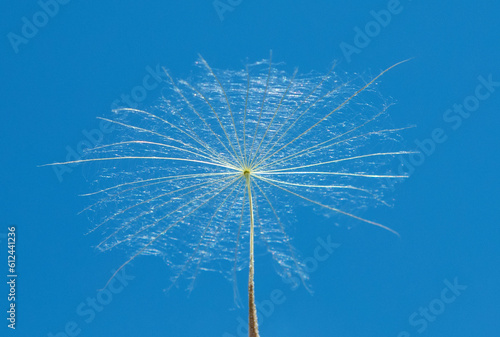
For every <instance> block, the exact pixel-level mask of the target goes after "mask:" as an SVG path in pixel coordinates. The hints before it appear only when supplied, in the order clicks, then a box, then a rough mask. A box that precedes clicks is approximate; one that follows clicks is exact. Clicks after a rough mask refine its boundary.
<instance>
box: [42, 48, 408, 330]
mask: <svg viewBox="0 0 500 337" xmlns="http://www.w3.org/2000/svg"><path fill="white" fill-rule="evenodd" d="M196 65H197V67H198V71H199V74H198V75H195V76H194V77H193V78H191V79H190V80H189V81H187V80H181V81H176V80H175V79H174V78H173V77H172V76H171V75H170V74H169V73H168V71H166V70H165V73H166V75H167V77H168V79H169V81H168V82H167V83H166V86H167V88H166V89H167V91H168V94H165V95H164V96H163V98H162V99H161V100H160V102H159V103H158V104H157V105H155V106H154V107H152V108H150V109H147V111H146V110H140V109H131V108H121V109H117V110H116V111H115V112H114V113H115V114H114V118H111V119H104V118H103V119H104V120H107V121H108V122H110V123H113V124H114V125H116V127H117V128H118V130H119V131H120V135H121V138H120V139H119V140H118V141H116V142H113V143H109V144H106V145H102V146H99V147H96V148H94V149H93V150H91V151H90V153H89V155H88V156H87V157H86V158H85V159H82V160H77V161H73V162H66V163H54V164H50V165H61V164H73V163H88V164H91V163H94V164H99V165H100V166H101V167H100V170H101V172H102V174H101V176H100V179H99V182H100V185H103V186H105V187H104V188H102V189H100V190H98V191H94V192H91V193H88V194H87V196H93V197H97V198H99V199H98V200H97V202H95V203H93V204H92V205H90V206H89V207H87V208H86V210H85V211H97V210H102V209H105V210H106V211H107V212H108V214H107V215H106V216H105V217H104V218H102V219H101V220H100V221H98V223H97V225H96V226H95V228H94V229H93V231H101V232H102V235H103V240H102V242H101V243H100V244H99V245H98V246H97V247H98V249H100V250H103V251H105V250H109V249H112V248H115V247H116V248H120V247H121V248H125V250H126V251H127V252H132V253H131V254H130V257H129V259H128V260H127V261H125V263H124V264H123V265H122V266H121V267H120V268H118V270H117V271H116V272H119V271H120V269H121V268H123V267H124V266H125V265H127V264H128V263H130V262H131V261H132V260H134V259H135V258H137V257H138V256H139V255H159V256H162V257H163V258H164V260H165V261H166V263H167V264H168V265H169V266H170V267H171V268H172V269H173V271H174V272H175V276H174V277H173V278H172V286H173V285H175V284H176V283H177V282H178V280H180V279H181V276H186V279H190V280H191V286H192V283H193V282H194V280H195V278H196V275H197V274H198V273H199V271H200V270H213V269H216V270H220V271H223V272H224V273H225V274H226V275H227V277H228V278H230V279H233V281H234V282H236V281H235V279H236V274H237V271H239V270H242V269H243V268H245V267H246V266H248V268H249V279H248V291H249V331H250V332H249V335H250V336H258V335H259V333H258V325H257V312H256V308H255V295H254V272H255V271H254V255H255V253H254V246H255V245H254V239H255V240H256V241H255V242H256V243H257V242H260V243H263V245H264V246H265V247H267V250H268V251H269V253H270V254H271V256H272V258H273V259H274V261H275V262H276V264H277V266H278V267H279V268H278V270H279V272H280V274H281V275H282V276H283V277H285V276H291V275H292V274H297V275H298V276H299V277H300V278H301V280H302V281H303V282H304V284H306V282H307V273H306V272H305V270H304V266H303V264H302V262H301V260H300V258H298V257H297V253H296V252H295V251H294V249H293V247H292V244H291V238H290V236H289V234H288V233H287V231H288V229H289V224H288V222H287V219H288V218H289V216H290V215H291V214H292V213H293V205H295V204H297V203H305V204H310V205H313V206H315V207H319V208H320V209H322V210H324V211H325V212H330V213H336V214H338V216H339V219H341V218H342V217H345V218H353V219H356V220H358V221H360V222H362V223H367V224H370V225H374V226H378V227H380V228H383V229H386V230H388V231H390V232H392V233H396V232H395V231H394V230H392V229H390V228H388V227H386V226H384V225H382V224H379V223H377V222H375V221H371V220H368V219H364V218H363V217H361V216H359V215H357V214H356V210H359V209H360V206H364V205H368V204H369V203H370V202H373V203H383V204H387V202H386V201H384V200H383V192H384V190H385V189H387V187H388V186H390V185H392V184H394V183H396V182H397V181H399V180H401V179H402V178H405V176H401V175H399V174H397V173H395V172H394V169H395V168H396V167H397V165H398V164H397V157H398V156H399V155H402V154H406V153H409V152H406V151H403V150H400V149H399V148H398V147H399V144H400V142H399V140H400V139H399V133H400V132H401V131H402V130H404V129H406V128H389V127H387V125H388V123H387V113H386V110H387V108H388V107H389V106H390V104H388V103H387V102H385V101H383V100H382V99H381V98H380V97H379V96H378V94H377V93H376V91H375V90H372V89H371V88H372V86H373V85H374V84H375V82H376V80H377V79H379V77H380V76H382V75H383V74H384V73H385V72H387V71H388V70H389V69H391V68H393V67H394V66H396V65H397V64H396V65H393V66H391V67H389V68H388V69H386V70H384V71H382V72H381V73H380V74H379V75H377V76H375V77H373V78H371V79H370V80H369V81H366V82H365V81H363V80H362V79H361V77H355V78H352V79H350V80H345V79H342V76H340V75H338V74H336V73H335V72H334V68H333V67H332V69H331V70H330V71H329V72H328V73H327V74H326V75H321V76H320V75H317V74H306V75H299V73H298V71H297V70H296V71H295V72H294V73H293V74H292V75H291V76H289V75H287V73H286V72H285V71H283V70H279V68H277V67H276V66H274V65H273V63H272V61H271V58H270V59H269V60H264V61H261V62H257V63H255V64H250V65H248V66H247V67H246V68H245V69H244V70H240V71H221V70H215V69H212V68H211V67H210V66H209V64H208V63H207V62H206V61H205V60H204V59H203V58H202V57H201V56H200V58H199V61H198V62H197V64H196ZM396 234H397V233H396ZM216 262H217V263H218V267H217V268H215V267H214V266H215V265H217V264H216ZM235 294H236V287H235ZM235 298H237V296H236V295H235Z"/></svg>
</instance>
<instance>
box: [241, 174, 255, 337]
mask: <svg viewBox="0 0 500 337" xmlns="http://www.w3.org/2000/svg"><path fill="white" fill-rule="evenodd" d="M244 175H245V179H246V183H247V188H248V201H249V207H250V265H249V270H248V336H249V337H259V324H258V321H257V309H256V307H255V292H254V282H253V278H254V258H253V236H254V220H253V205H252V187H251V185H250V172H248V171H246V172H245V173H244Z"/></svg>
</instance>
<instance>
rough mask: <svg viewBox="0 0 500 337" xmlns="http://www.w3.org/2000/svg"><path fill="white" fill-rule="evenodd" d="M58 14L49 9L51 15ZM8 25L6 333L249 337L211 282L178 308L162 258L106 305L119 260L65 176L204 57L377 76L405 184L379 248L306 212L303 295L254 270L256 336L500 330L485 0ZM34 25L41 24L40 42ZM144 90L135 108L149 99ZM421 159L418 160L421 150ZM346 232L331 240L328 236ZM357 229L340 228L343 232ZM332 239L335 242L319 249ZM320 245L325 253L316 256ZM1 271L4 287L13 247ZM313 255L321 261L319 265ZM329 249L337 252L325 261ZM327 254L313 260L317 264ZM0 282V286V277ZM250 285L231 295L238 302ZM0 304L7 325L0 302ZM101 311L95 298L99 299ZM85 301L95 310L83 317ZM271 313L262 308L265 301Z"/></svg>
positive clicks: (300, 226) (497, 93)
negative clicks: (11, 241) (400, 145)
mask: <svg viewBox="0 0 500 337" xmlns="http://www.w3.org/2000/svg"><path fill="white" fill-rule="evenodd" d="M55 4H57V5H55ZM1 6H2V10H1V11H0V12H1V13H2V14H1V20H0V22H1V23H0V27H1V35H2V36H3V38H2V39H1V42H0V48H1V53H0V55H1V56H0V57H1V62H0V69H1V74H2V79H3V81H2V82H1V84H0V88H1V90H0V92H1V93H2V100H1V101H0V105H1V124H0V125H1V126H0V128H1V133H0V135H1V136H0V139H1V145H0V149H1V157H2V158H3V159H2V162H3V163H4V164H3V165H2V166H1V168H0V176H1V177H2V179H1V180H0V181H1V194H0V196H1V203H0V205H1V207H0V210H1V214H2V219H1V227H0V234H6V233H7V228H8V227H9V226H11V225H13V224H14V225H16V226H17V227H16V228H17V259H18V264H17V274H18V279H17V293H16V295H17V296H16V305H17V308H18V309H17V310H18V311H17V324H16V331H15V332H14V331H11V329H8V328H7V323H6V319H5V318H4V317H2V319H1V321H2V322H3V323H2V326H1V327H0V329H1V331H2V336H3V335H6V336H10V335H12V336H14V335H16V334H17V336H51V335H52V336H58V337H64V336H109V335H116V336H138V335H142V336H185V337H190V336H225V337H229V336H242V335H243V334H242V330H241V328H240V327H239V325H240V323H239V322H240V321H241V319H243V320H244V319H245V317H246V308H242V309H235V308H234V306H233V298H232V288H231V284H230V283H228V282H227V281H225V280H224V279H223V278H222V277H221V276H220V275H219V274H216V273H203V274H201V275H200V277H199V279H198V280H197V282H196V287H195V288H194V290H193V291H192V293H191V294H190V295H188V294H187V293H186V292H185V291H184V290H183V289H174V290H171V291H170V292H169V293H168V294H165V293H164V292H163V290H164V289H165V288H166V286H168V281H169V277H170V276H171V274H170V273H169V270H168V268H167V267H166V266H165V264H164V263H163V262H162V261H161V259H159V258H153V257H140V258H139V259H138V260H136V261H135V262H134V263H133V264H130V265H129V266H127V267H126V269H125V274H124V275H122V278H121V279H120V280H121V282H119V281H120V280H118V281H116V283H115V284H114V288H113V289H112V291H111V290H110V292H108V293H107V294H103V293H98V291H97V290H98V289H99V288H100V287H102V285H103V283H105V281H106V280H107V279H108V278H109V276H110V275H111V272H112V270H113V269H116V268H117V267H118V266H119V265H121V263H122V262H123V260H124V258H125V257H124V255H122V254H121V253H120V252H119V251H116V252H111V253H109V254H98V253H97V252H96V251H95V250H94V249H93V248H92V247H93V246H95V244H96V243H97V242H98V237H96V236H91V235H90V236H85V235H84V233H86V231H87V230H88V228H89V227H90V223H89V220H88V218H87V217H85V216H81V215H77V213H78V212H79V211H80V210H82V209H83V208H84V207H85V206H86V205H87V201H86V200H85V199H84V198H81V197H78V194H81V193H85V192H88V191H89V185H88V183H87V179H86V178H88V177H92V172H89V171H88V170H86V169H85V168H83V167H80V166H78V167H74V168H71V172H70V171H67V172H63V173H61V172H59V175H57V174H56V173H55V172H54V171H53V169H52V168H50V167H43V168H40V167H37V165H40V164H44V163H50V162H55V161H63V160H64V159H65V158H66V156H67V154H68V151H73V150H75V151H76V150H77V149H78V146H82V140H85V139H86V136H85V134H86V133H87V134H88V133H92V132H91V131H92V130H94V131H95V130H101V131H102V132H103V133H104V134H105V130H102V129H100V124H99V120H97V119H96V117H98V116H104V115H106V114H108V113H109V110H110V108H111V106H112V104H113V102H114V101H116V100H117V99H119V98H120V97H121V96H122V95H123V94H125V95H126V94H131V93H132V92H133V90H134V88H136V87H137V86H141V85H143V80H144V78H145V76H146V75H147V74H150V72H152V71H153V70H154V69H155V68H156V67H157V65H164V66H166V67H167V68H168V69H170V71H171V73H172V74H173V75H174V76H175V77H177V78H184V77H186V76H188V75H189V74H190V71H191V70H192V69H193V64H194V62H195V61H196V59H197V54H198V53H201V54H202V55H203V56H204V57H205V58H206V59H207V60H208V61H209V62H210V63H211V65H213V66H214V67H216V68H222V69H225V68H228V69H240V68H241V66H242V64H244V62H245V60H247V59H248V60H250V61H257V60H261V59H263V58H267V57H268V55H269V50H271V49H272V51H273V59H274V60H276V61H277V62H284V63H285V64H284V66H283V68H284V69H286V70H288V71H290V72H292V71H293V69H294V67H299V70H300V71H302V72H308V71H311V70H315V71H318V72H326V71H327V70H328V68H329V66H330V65H331V63H332V62H333V61H334V60H337V61H338V62H339V67H340V69H342V71H346V72H348V73H362V74H366V75H369V74H376V73H378V72H379V71H380V70H381V69H384V68H386V67H388V66H390V65H392V64H394V63H396V62H398V61H401V60H405V59H408V58H412V60H411V61H410V62H407V63H405V64H403V65H401V66H399V67H398V68H397V69H395V70H393V71H391V72H390V73H388V74H387V75H385V76H384V78H383V79H382V81H381V83H380V85H379V89H380V91H381V92H382V94H383V95H384V96H386V97H390V98H391V99H392V100H393V101H396V102H397V104H395V105H394V106H393V107H391V109H390V114H391V117H392V120H393V123H394V124H395V125H398V126H407V125H413V124H415V125H417V127H416V128H414V129H412V130H410V131H408V132H406V133H405V134H404V137H405V140H406V143H407V147H408V148H409V149H412V150H415V149H417V150H419V151H420V153H421V155H420V156H414V157H412V158H409V157H408V158H406V163H407V166H406V168H407V170H409V171H411V172H412V175H411V178H409V179H407V180H406V181H405V182H404V183H402V184H400V185H398V186H397V188H396V189H395V190H394V191H393V192H392V193H393V195H392V196H393V197H394V200H395V202H394V207H393V208H383V207H379V208H376V209H373V210H368V211H366V212H365V213H364V216H365V217H368V218H370V219H376V220H377V221H378V222H381V223H383V224H385V225H388V226H389V227H391V228H394V229H395V230H397V231H398V232H399V233H400V235H401V237H400V238H398V237H396V236H394V235H392V234H390V233H388V232H386V231H382V230H380V229H377V228H373V227H370V226H365V225H363V224H359V223H353V222H352V221H350V220H349V221H346V219H343V218H340V217H339V218H336V219H331V218H325V217H322V216H321V215H319V214H317V213H316V212H314V211H313V209H309V208H299V209H298V211H297V223H296V230H295V234H296V240H295V245H296V248H297V249H298V250H299V251H301V252H302V255H303V256H304V257H306V258H309V261H310V263H311V284H312V286H313V288H314V294H313V295H311V294H310V293H308V292H307V291H306V290H305V289H304V288H303V287H302V286H301V287H299V288H296V289H295V288H291V286H290V284H287V283H284V282H283V281H282V280H281V279H280V278H279V277H278V276H277V275H276V274H275V273H274V271H273V270H272V268H270V266H269V265H266V263H267V262H269V261H268V259H267V258H265V257H257V260H256V284H257V295H256V297H257V298H256V299H257V302H258V303H260V304H261V306H260V308H261V309H260V319H261V322H260V323H261V336H263V337H265V336H317V337H321V336H349V337H358V336H374V337H377V336H384V337H387V336H394V337H406V336H456V337H460V336H496V334H497V333H498V330H499V328H500V325H499V324H500V323H499V320H498V315H499V313H500V312H499V311H500V305H499V301H500V292H499V291H498V284H499V282H500V269H499V268H498V266H499V262H500V245H498V242H499V239H500V229H499V227H498V201H499V195H498V191H499V187H500V186H499V185H500V184H499V182H500V180H499V179H498V168H499V165H498V164H499V162H500V157H499V156H500V152H499V151H498V145H499V140H500V139H499V133H498V130H497V128H498V127H499V125H500V123H499V122H500V117H499V114H498V112H499V109H498V107H499V106H500V104H499V103H500V83H499V82H500V71H499V67H498V60H499V59H500V45H499V44H498V39H499V33H500V27H499V25H498V15H499V13H500V5H499V4H498V3H497V2H494V1H483V2H475V1H460V0H458V1H440V2H438V3H436V2H424V1H417V0H413V1H408V0H406V1H404V0H401V1H400V2H397V1H387V0H383V1H378V0H377V1H337V2H332V1H317V2H313V3H311V2H306V1H260V0H257V1H247V0H241V1H236V0H234V1H229V0H221V1H219V2H215V3H214V2H213V1H211V0H209V1H199V0H192V1H183V2H180V1H179V2H160V1H156V2H155V1H146V2H137V1H127V0H125V1H116V0H115V1H105V2H103V1H99V2H98V1H85V2H84V1H69V0H66V1H62V0H60V1H59V2H57V3H56V2H54V1H44V0H42V1H39V2H37V1H22V2H16V3H8V4H7V3H6V2H3V3H2V5H1ZM34 23H36V24H37V25H38V27H37V26H35V25H34ZM160 87H161V86H157V87H155V88H152V89H151V90H149V91H147V96H148V97H147V99H154V98H155V97H157V96H159V95H160V93H161V89H160ZM418 144H420V145H418ZM333 223H338V224H339V226H334V225H333ZM351 227H352V228H351ZM325 242H330V243H335V245H331V246H328V247H329V248H330V249H331V250H330V251H329V250H328V249H326V248H325V247H324V243H325ZM322 243H323V244H322ZM0 244H1V245H2V246H3V247H2V248H1V249H0V251H1V254H0V256H1V259H2V260H3V261H5V262H4V263H0V265H2V266H3V267H2V268H1V269H2V273H1V275H4V276H5V278H4V279H6V275H7V266H6V260H7V257H6V254H5V251H6V245H7V243H6V239H5V237H4V236H0ZM318 247H322V249H324V252H328V254H327V255H326V258H318V256H317V255H315V251H316V252H317V251H318V249H321V248H318ZM332 247H334V248H332ZM322 256H323V257H324V256H325V255H322ZM4 276H3V277H4ZM244 280H245V273H244V272H243V273H242V274H241V276H240V281H243V282H240V289H241V291H242V292H243V294H244V291H245V282H244ZM2 289H3V290H2V291H1V294H3V295H1V297H0V303H1V307H2V310H1V312H2V315H3V316H5V317H6V315H7V314H6V312H5V311H6V309H5V308H7V306H8V301H7V292H8V288H7V285H6V284H5V283H4V282H3V286H2ZM106 296H107V297H106ZM93 299H96V300H95V301H97V302H95V303H96V304H94V306H93V304H92V303H93V302H92V301H93ZM271 303H272V304H271Z"/></svg>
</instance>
